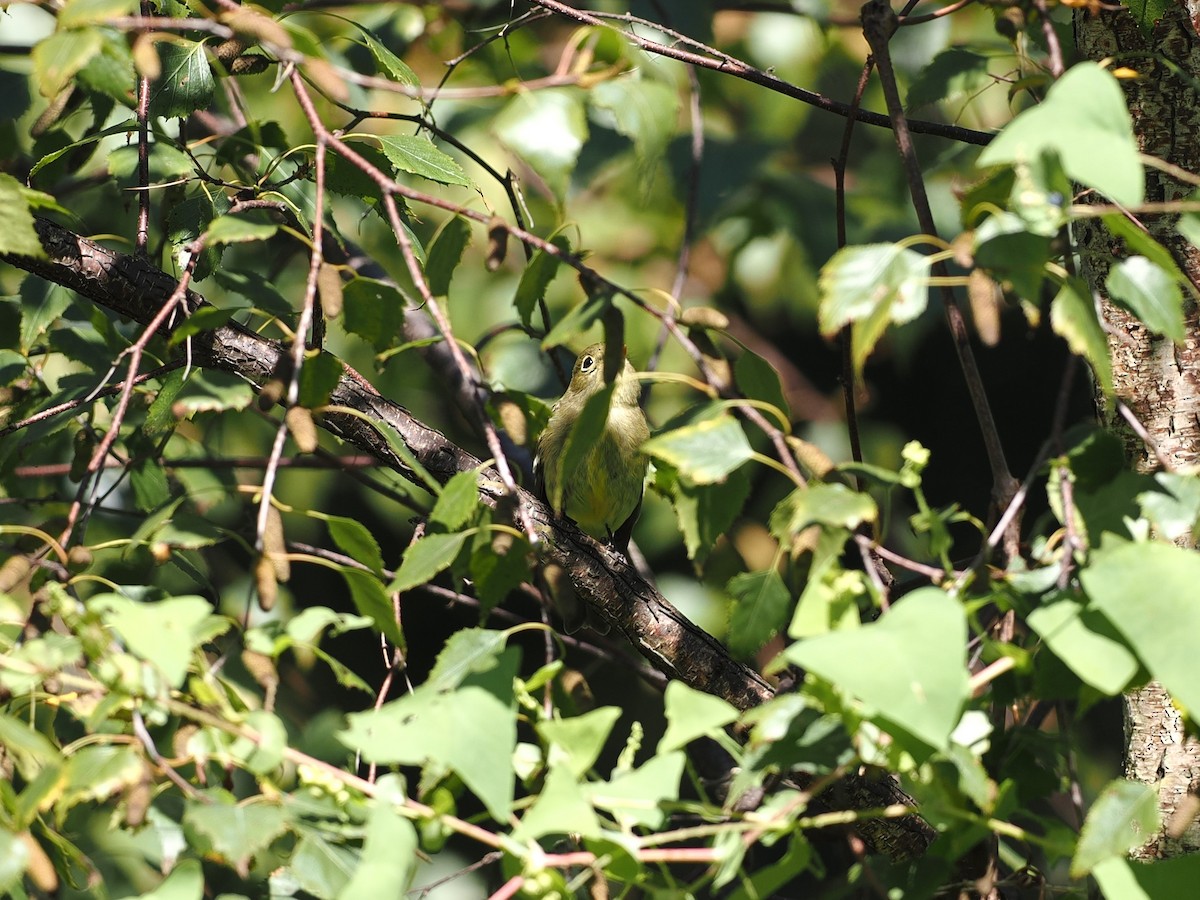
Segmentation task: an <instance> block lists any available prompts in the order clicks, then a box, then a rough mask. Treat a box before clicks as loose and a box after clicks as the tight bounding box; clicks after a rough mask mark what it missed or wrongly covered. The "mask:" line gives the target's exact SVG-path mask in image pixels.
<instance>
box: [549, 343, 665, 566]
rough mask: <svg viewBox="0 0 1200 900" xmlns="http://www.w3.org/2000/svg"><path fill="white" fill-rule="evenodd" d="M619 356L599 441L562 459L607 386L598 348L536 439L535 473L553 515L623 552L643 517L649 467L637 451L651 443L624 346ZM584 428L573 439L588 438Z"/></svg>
mask: <svg viewBox="0 0 1200 900" xmlns="http://www.w3.org/2000/svg"><path fill="white" fill-rule="evenodd" d="M620 352H621V363H620V365H619V366H611V367H610V368H612V369H616V372H615V374H613V373H610V374H609V376H608V377H609V378H612V395H611V401H610V403H609V407H608V416H607V418H606V420H605V422H604V424H603V427H602V428H600V429H599V436H598V437H596V438H595V439H594V440H592V441H590V443H591V446H590V447H589V448H588V449H587V450H586V451H585V453H584V455H583V457H582V458H580V459H579V462H578V464H577V465H573V466H572V465H570V461H569V460H566V458H565V452H566V449H567V443H568V441H569V440H570V437H571V435H572V433H573V432H577V429H576V425H577V423H579V420H580V416H581V414H582V413H583V411H584V408H585V407H586V406H587V402H588V400H590V399H591V398H592V397H595V396H596V395H597V394H599V393H600V392H601V391H602V390H604V388H605V387H606V386H607V385H608V384H609V382H608V381H606V380H605V372H606V369H605V364H604V362H605V360H604V356H605V345H604V344H602V343H601V344H592V345H591V346H590V347H587V348H586V349H585V350H584V351H583V352H582V353H580V354H579V356H578V357H577V358H576V360H575V367H574V369H573V370H572V372H571V382H570V384H569V385H567V389H566V390H565V391H564V392H563V395H562V397H561V398H559V400H558V402H557V403H555V404H554V408H553V409H552V411H551V413H550V421H549V422H547V424H546V427H545V429H543V431H542V433H541V435H540V436H539V438H538V442H537V457H536V459H535V461H534V473H535V480H536V482H537V485H538V487H539V492H540V493H541V495H542V496H543V497H544V498H545V500H546V502H547V503H549V504H550V507H551V508H552V509H553V510H554V512H555V514H556V515H559V516H563V515H565V516H566V517H567V518H569V519H571V520H572V521H574V522H575V524H576V525H578V526H579V528H580V529H581V530H582V531H584V532H585V533H587V534H589V535H591V536H592V537H593V538H596V539H597V540H599V541H603V542H605V543H607V544H608V545H609V546H611V547H613V548H614V549H617V550H619V551H621V552H622V553H627V552H628V548H629V539H630V536H631V534H632V532H633V525H634V523H635V522H636V521H637V517H638V514H639V513H640V512H641V505H642V491H643V487H644V482H645V480H646V469H647V459H646V457H645V456H644V455H643V454H642V452H641V445H642V444H643V443H644V442H645V441H646V440H647V439H648V438H649V437H650V426H649V425H648V424H647V422H646V416H645V414H644V413H643V412H642V408H641V406H640V405H639V403H638V400H639V397H640V394H641V391H640V388H639V386H638V381H637V372H636V371H635V370H634V368H633V365H632V363H630V362H629V358H628V356H627V355H626V350H625V348H624V347H622V348H621V351H620ZM592 427H594V426H592ZM587 430H589V426H588V424H587V423H586V422H585V423H584V425H583V427H582V428H580V429H578V432H577V433H578V434H579V436H580V437H582V438H584V439H585V440H586V439H588V437H589V436H590V435H588V434H585V433H584V432H585V431H587ZM564 463H567V465H566V466H564ZM567 469H569V471H568V470H567Z"/></svg>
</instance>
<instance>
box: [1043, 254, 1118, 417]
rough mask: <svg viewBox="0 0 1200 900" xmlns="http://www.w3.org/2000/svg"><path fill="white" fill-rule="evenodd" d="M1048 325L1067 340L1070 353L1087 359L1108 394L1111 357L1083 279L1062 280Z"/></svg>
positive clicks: (1110, 392)
mask: <svg viewBox="0 0 1200 900" xmlns="http://www.w3.org/2000/svg"><path fill="white" fill-rule="evenodd" d="M1050 326H1051V327H1052V328H1053V329H1054V333H1055V334H1057V335H1059V336H1060V337H1062V338H1063V339H1064V340H1065V341H1066V342H1067V346H1068V347H1070V348H1071V352H1072V353H1074V354H1076V355H1077V356H1082V357H1083V358H1084V359H1085V360H1087V362H1088V364H1089V365H1090V366H1091V367H1092V372H1093V373H1095V376H1096V381H1097V382H1098V383H1099V384H1100V387H1101V389H1102V390H1103V391H1104V394H1105V396H1106V397H1111V396H1112V393H1113V380H1112V359H1111V358H1110V357H1109V355H1108V338H1107V337H1105V335H1104V327H1103V326H1102V325H1101V324H1100V317H1099V316H1098V315H1097V313H1096V304H1095V303H1093V302H1092V296H1091V292H1090V291H1089V290H1088V288H1087V285H1086V284H1084V282H1083V281H1081V280H1079V279H1076V278H1071V279H1068V280H1067V281H1066V282H1064V283H1063V286H1062V287H1061V288H1060V289H1059V292H1058V294H1057V296H1055V298H1054V300H1053V301H1052V302H1051V304H1050Z"/></svg>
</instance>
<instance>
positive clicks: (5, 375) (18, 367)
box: [0, 350, 28, 385]
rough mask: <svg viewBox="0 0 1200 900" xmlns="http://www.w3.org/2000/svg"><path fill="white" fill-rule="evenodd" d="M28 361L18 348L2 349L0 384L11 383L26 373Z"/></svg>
mask: <svg viewBox="0 0 1200 900" xmlns="http://www.w3.org/2000/svg"><path fill="white" fill-rule="evenodd" d="M27 365H28V363H27V362H26V360H25V357H24V356H22V355H21V354H20V353H18V352H17V351H16V350H0V385H10V384H12V383H13V382H14V381H16V380H17V379H18V378H20V377H21V376H22V375H23V374H24V373H25V368H26V366H27Z"/></svg>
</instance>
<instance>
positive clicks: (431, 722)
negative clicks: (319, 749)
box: [338, 648, 519, 821]
mask: <svg viewBox="0 0 1200 900" xmlns="http://www.w3.org/2000/svg"><path fill="white" fill-rule="evenodd" d="M518 660H519V655H518V653H517V651H516V650H515V648H510V649H508V650H506V651H505V652H504V653H503V654H502V655H501V656H500V658H499V661H498V662H497V664H496V665H495V666H493V667H492V668H491V669H489V670H488V671H486V672H482V673H473V674H472V675H470V676H468V677H467V678H466V679H464V681H463V683H462V685H461V686H460V687H458V688H457V689H455V690H437V689H435V688H433V687H432V686H427V685H422V686H421V687H419V688H417V689H416V690H415V691H413V692H412V693H410V694H407V695H405V696H404V697H401V698H400V699H399V700H393V701H392V702H390V703H386V704H384V705H383V706H382V707H380V708H379V709H376V710H372V711H370V712H363V713H351V714H350V715H349V716H348V717H347V720H348V727H347V729H346V730H345V731H343V732H340V733H339V735H338V737H339V740H341V741H342V742H343V743H344V744H345V745H346V746H348V747H350V748H351V749H354V750H358V751H361V752H362V754H363V756H364V758H366V759H367V760H368V761H372V762H376V763H389V764H393V763H394V764H403V765H426V764H432V765H434V766H436V767H438V768H441V769H451V770H453V771H454V772H456V773H457V774H458V776H459V777H460V778H461V779H462V780H463V783H464V784H465V785H466V786H467V787H468V788H469V789H470V790H471V791H472V792H473V793H474V794H475V796H477V797H478V798H479V799H480V800H481V801H482V802H483V804H484V805H485V806H486V807H487V809H488V812H489V813H490V814H491V815H492V816H493V818H495V819H497V820H499V821H504V820H506V819H507V818H508V815H509V813H510V811H511V809H512V801H513V789H514V772H513V768H512V754H513V750H514V749H515V747H516V744H517V723H516V710H515V703H516V701H515V699H514V697H513V692H512V683H513V677H514V676H515V675H516V671H517V664H518Z"/></svg>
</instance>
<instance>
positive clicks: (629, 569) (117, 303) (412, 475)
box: [0, 218, 934, 859]
mask: <svg viewBox="0 0 1200 900" xmlns="http://www.w3.org/2000/svg"><path fill="white" fill-rule="evenodd" d="M35 225H36V228H37V233H38V236H39V237H40V239H41V243H42V247H43V249H44V250H45V252H46V256H47V258H46V259H33V258H30V257H22V256H14V255H8V254H3V255H0V259H3V260H5V261H7V262H9V263H11V264H12V265H14V266H16V267H18V268H20V269H24V270H25V271H28V272H31V273H33V274H34V275H37V276H39V277H42V278H45V279H47V280H48V281H51V282H54V283H56V284H59V285H62V286H64V287H67V288H70V289H72V290H74V291H76V292H78V293H79V294H80V295H81V296H83V297H86V298H88V299H89V300H92V301H93V302H95V303H97V304H99V305H100V306H103V307H105V308H107V309H110V310H112V311H113V312H116V313H118V314H120V315H122V316H126V317H128V318H130V319H133V320H134V321H137V322H141V323H149V322H151V321H152V320H154V318H155V317H156V315H158V313H160V312H161V309H162V305H163V304H164V303H165V302H166V301H167V300H168V298H170V297H171V295H172V294H173V292H174V291H175V290H176V289H177V288H178V283H177V282H176V280H175V279H174V278H172V277H171V276H170V275H168V274H167V273H165V272H163V271H161V270H159V269H157V268H155V267H154V266H153V265H151V264H150V263H149V262H147V261H145V260H142V259H138V258H136V257H133V256H128V255H126V254H123V253H119V252H116V251H113V250H109V249H108V248H106V247H102V246H101V245H99V244H97V243H95V242H93V241H91V240H88V239H87V238H85V237H82V236H80V235H78V234H75V233H74V232H71V231H69V230H67V229H65V228H62V227H60V226H58V225H56V224H54V223H52V222H50V221H48V220H46V219H41V218H38V219H36V220H35ZM205 303H206V301H205V300H204V298H203V297H202V296H200V295H199V294H198V293H196V292H195V291H190V290H189V291H187V292H186V295H185V297H184V299H183V305H184V307H185V308H186V310H187V312H188V313H189V314H191V313H192V312H194V311H195V310H197V309H198V308H200V307H201V306H203V305H204V304H205ZM171 330H172V325H170V324H167V323H166V322H163V323H162V324H160V325H159V328H158V331H159V333H160V334H161V335H163V336H169V335H170V333H171ZM190 341H191V344H192V346H191V353H192V358H193V360H194V362H195V363H196V364H197V365H200V366H205V367H210V368H215V369H220V370H223V371H226V372H230V373H232V374H235V375H238V376H240V377H242V378H244V379H246V380H247V381H249V382H250V383H251V384H252V385H254V386H256V387H261V386H262V385H263V384H265V383H266V382H267V381H268V380H269V379H270V378H271V377H272V376H273V375H274V374H275V371H276V367H277V366H278V364H279V361H280V360H281V358H283V357H284V356H285V355H286V352H287V350H286V348H285V347H284V346H283V345H281V344H279V343H277V342H275V341H271V340H268V339H267V338H264V337H261V336H259V335H257V334H254V333H252V332H250V331H248V330H247V329H245V328H243V327H241V326H240V325H237V324H236V323H230V324H227V325H223V326H221V327H219V328H216V329H214V330H212V331H206V332H202V333H200V334H198V335H196V336H194V337H192V338H191V339H190ZM356 375H357V373H352V372H351V371H350V370H347V371H346V373H345V374H343V375H342V377H341V379H340V381H339V382H338V385H337V387H336V388H335V389H334V390H333V392H332V394H331V396H330V401H329V402H330V408H329V409H327V410H325V411H324V412H321V414H320V415H319V416H318V417H317V419H318V422H319V424H320V425H321V426H322V427H324V428H325V429H326V430H328V431H329V432H331V433H333V434H335V435H337V436H338V437H339V438H341V439H342V440H344V441H346V442H347V443H349V444H352V445H353V446H355V447H357V448H358V449H359V450H361V451H363V452H365V453H367V454H369V455H371V456H373V457H375V458H376V459H379V460H380V461H382V462H383V463H384V464H386V465H388V466H390V467H391V468H393V469H395V470H396V471H398V472H399V473H400V474H401V475H403V476H404V477H405V478H408V479H410V480H412V481H414V482H416V483H420V480H419V477H418V475H417V474H416V472H414V471H413V470H412V469H411V467H410V466H409V465H407V464H406V463H405V462H404V460H403V459H402V458H401V457H400V455H399V454H397V453H396V451H395V450H393V449H392V446H391V445H390V444H389V442H388V440H387V438H386V437H385V436H384V434H383V432H382V431H381V430H380V428H379V427H377V426H376V424H374V423H380V424H381V425H384V426H387V427H388V428H390V429H392V430H394V431H395V433H396V434H397V435H398V436H399V438H400V439H401V440H402V441H403V443H404V445H405V447H407V449H408V451H409V452H410V453H411V454H412V455H413V457H415V458H416V460H417V461H418V462H419V463H420V464H421V465H422V466H423V467H424V468H425V469H426V470H427V471H428V472H429V473H430V474H431V475H432V476H433V477H434V478H436V479H437V480H438V481H439V482H441V483H445V482H446V481H448V480H449V479H450V478H451V477H452V476H454V475H455V474H457V473H458V472H464V471H468V470H471V469H475V468H477V467H479V465H480V462H479V460H477V459H476V458H475V457H473V456H472V455H471V454H469V453H467V452H466V451H465V450H463V449H461V448H460V447H458V446H456V445H455V444H454V443H452V442H451V441H449V440H447V439H446V438H445V437H444V436H443V435H442V434H441V433H440V432H438V431H435V430H434V429H432V428H429V427H428V426H426V425H424V424H423V423H421V422H420V421H418V420H417V419H415V418H413V416H411V415H410V414H409V413H408V411H407V410H405V409H404V408H403V407H401V406H399V405H397V404H395V403H393V402H391V401H390V400H388V399H386V398H385V397H383V396H381V395H380V394H379V393H378V392H377V391H375V389H374V388H373V387H371V386H370V385H369V384H368V383H367V382H366V381H365V380H363V379H362V378H361V376H358V377H356ZM518 491H519V494H520V500H521V503H522V505H523V506H524V508H525V510H526V511H527V514H528V515H529V517H530V521H531V524H532V526H533V529H534V531H535V532H536V533H537V535H538V537H539V538H540V539H541V548H540V549H541V552H542V554H543V556H544V557H545V558H546V559H547V561H549V562H552V563H555V564H557V565H559V566H561V567H562V568H563V569H564V570H565V571H566V572H567V573H568V577H569V578H570V580H571V583H572V585H573V586H574V587H575V590H576V591H577V592H578V594H579V595H580V596H581V597H583V598H584V599H585V601H586V602H587V603H589V604H590V605H591V606H592V607H593V608H595V609H596V610H597V611H598V612H599V613H600V614H601V615H602V616H603V617H604V618H605V619H606V620H607V621H608V622H610V623H611V624H612V625H613V626H614V627H616V628H617V629H619V630H620V631H621V632H622V634H623V635H624V636H625V637H626V638H627V639H628V640H629V641H630V643H632V644H633V645H634V647H636V648H637V650H638V652H639V653H641V655H642V656H643V657H645V658H646V659H647V660H648V661H649V662H650V663H651V665H653V666H654V668H656V669H658V670H659V671H660V672H662V673H663V674H665V675H666V676H668V677H669V678H675V679H679V680H680V681H682V682H684V683H685V684H687V685H689V686H691V687H693V688H696V689H697V690H701V691H704V692H706V693H710V694H713V695H715V696H718V697H721V698H723V699H725V700H726V701H728V702H729V703H731V704H732V705H734V706H735V707H737V708H738V709H748V708H750V707H753V706H757V705H759V704H761V703H764V702H766V701H767V700H769V699H771V698H772V697H773V696H774V690H773V689H772V687H771V685H770V684H768V683H767V682H766V681H765V680H764V679H763V678H762V677H761V676H760V675H759V674H758V673H756V672H755V671H753V670H752V669H750V668H748V667H747V666H744V665H742V664H741V663H739V662H737V661H736V660H734V659H733V658H732V657H730V655H729V653H728V651H727V650H726V649H725V647H724V645H722V644H721V642H720V641H718V640H716V639H715V638H714V637H712V636H711V635H710V634H708V633H707V632H705V631H704V630H703V629H701V628H699V627H697V626H696V625H695V624H693V623H692V622H691V621H689V620H688V619H687V617H686V616H684V615H683V614H682V613H680V612H679V611H678V610H677V609H675V607H674V606H672V605H671V604H670V603H669V602H668V601H667V600H666V599H665V598H664V597H663V596H662V595H661V594H659V593H658V591H657V590H656V589H655V588H654V587H653V586H652V585H650V584H649V583H647V582H646V581H645V580H644V579H643V578H642V577H641V576H640V575H639V574H638V573H637V571H636V569H634V567H633V566H632V565H631V564H630V563H629V562H628V561H627V560H626V559H625V558H624V557H623V556H622V555H620V554H618V553H615V552H613V551H611V550H609V549H608V548H607V547H605V546H603V545H601V544H600V543H598V542H596V541H594V540H592V539H591V538H590V537H588V536H587V535H585V534H583V533H582V532H581V531H579V530H578V529H577V528H576V527H575V526H574V525H573V524H572V523H570V522H568V521H564V520H560V519H556V518H555V517H554V515H553V513H552V512H551V510H550V509H549V508H548V507H547V506H546V505H545V504H543V503H542V502H541V501H540V500H538V499H537V498H536V497H534V496H533V495H532V494H530V493H529V492H528V491H525V490H523V489H520V488H518ZM502 492H503V487H502V485H501V482H500V477H499V474H498V473H497V472H496V471H495V470H494V469H492V468H490V467H489V468H484V469H483V470H482V473H481V478H480V481H479V494H480V498H481V499H482V500H483V501H484V502H485V503H488V504H489V505H492V504H495V503H496V501H497V499H498V498H499V497H500V496H501V494H502ZM833 796H834V797H847V798H851V802H852V803H853V804H854V808H873V807H886V806H889V805H891V804H894V803H905V804H907V805H909V806H911V805H912V800H911V798H909V797H907V795H906V794H904V792H903V791H901V790H900V788H899V786H898V785H896V783H895V782H894V781H893V780H892V779H890V778H883V779H877V780H869V779H866V778H859V777H857V776H853V777H850V778H847V779H844V780H843V782H842V783H841V786H840V787H838V788H837V789H836V790H835V791H834V792H833ZM885 822H886V823H887V824H884V823H885ZM873 827H877V828H878V829H880V833H878V834H872V835H870V837H869V839H870V840H871V842H872V843H873V844H874V846H875V847H877V848H879V849H880V850H882V851H883V852H886V853H887V854H888V855H889V856H891V857H892V858H894V859H899V858H914V857H916V856H920V855H921V854H923V853H924V852H925V850H926V848H927V847H928V846H929V844H930V843H931V842H932V840H933V837H934V832H933V830H932V829H931V828H930V827H929V826H928V825H927V824H925V823H924V822H923V821H922V820H921V819H920V818H919V817H918V816H916V815H912V816H905V817H902V818H899V819H894V820H893V819H888V820H879V823H878V825H877V826H873ZM864 836H866V835H864Z"/></svg>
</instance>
